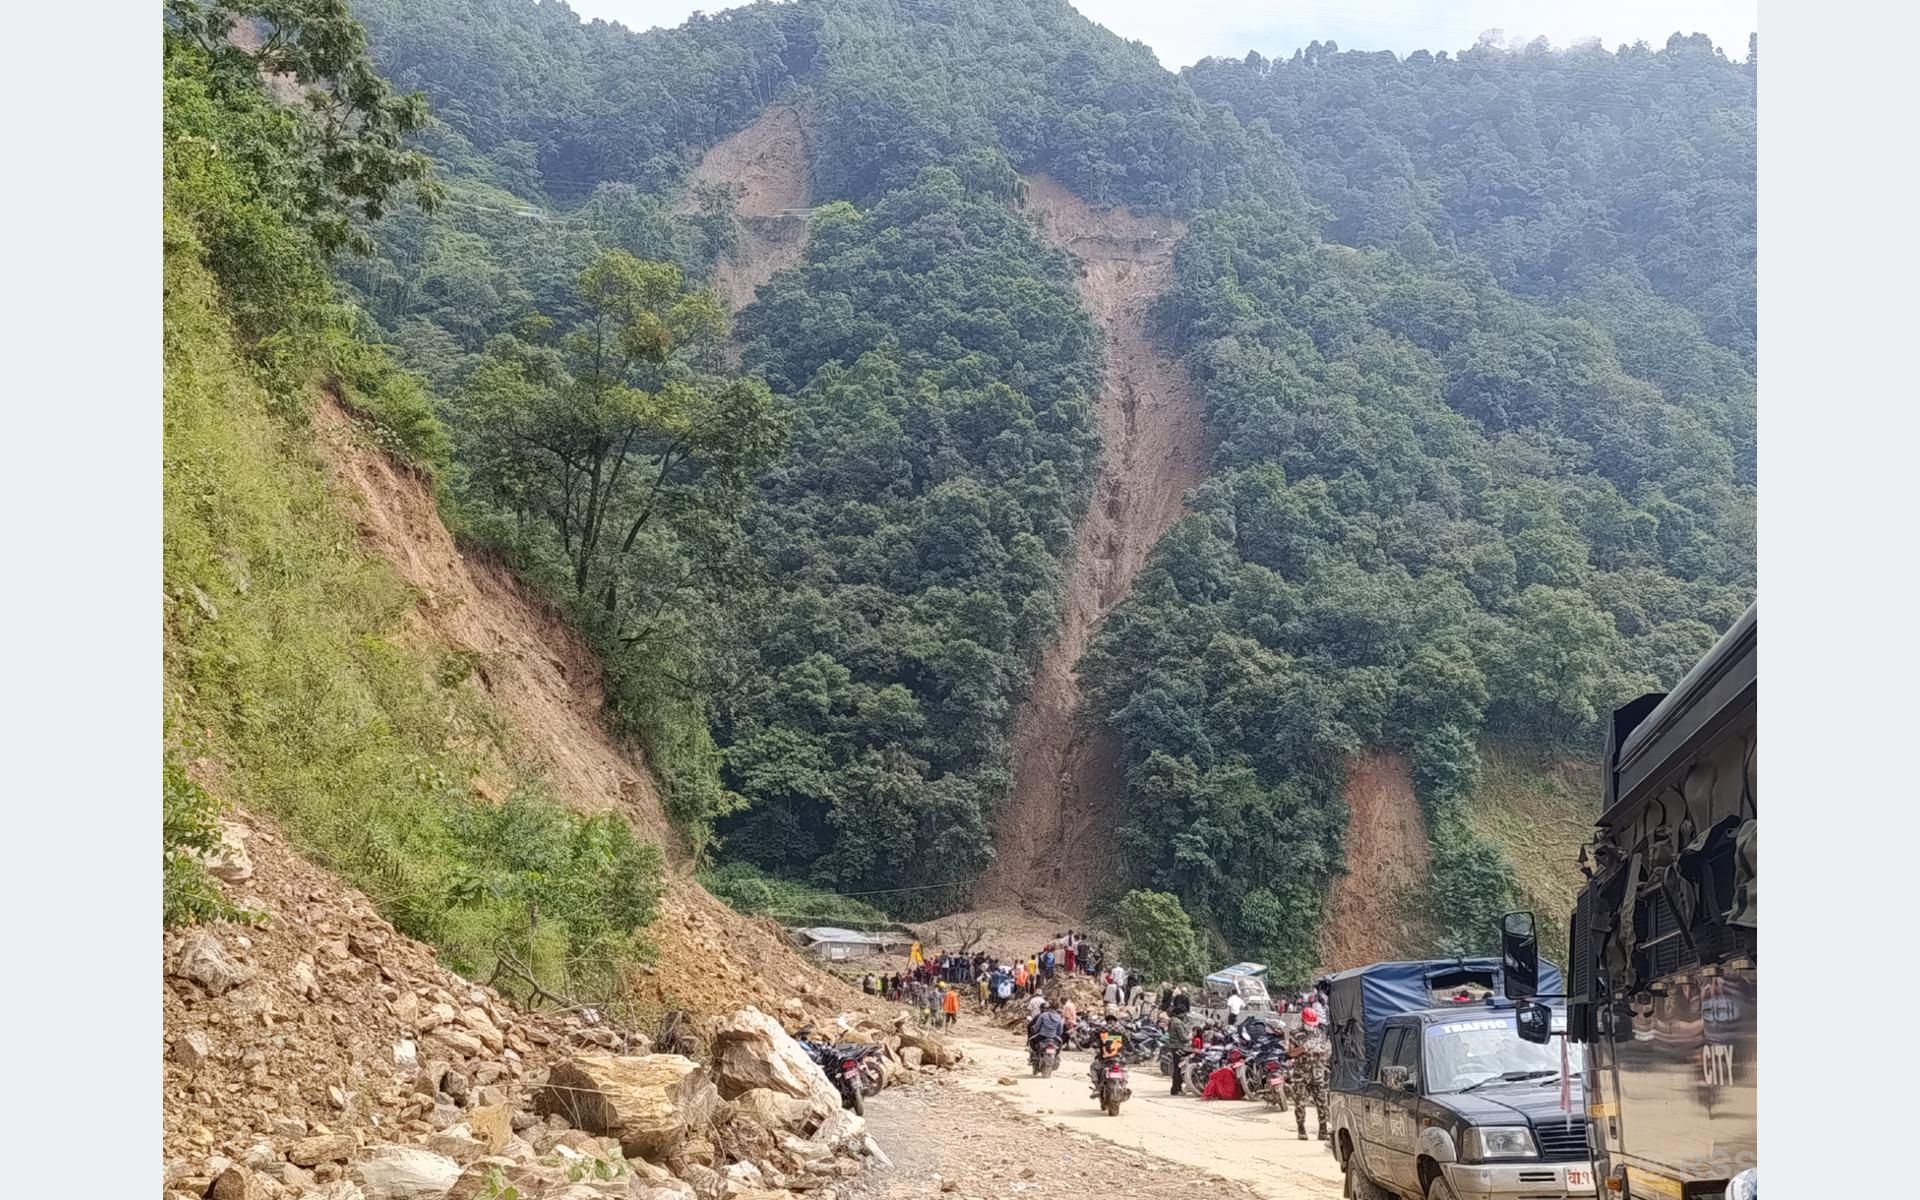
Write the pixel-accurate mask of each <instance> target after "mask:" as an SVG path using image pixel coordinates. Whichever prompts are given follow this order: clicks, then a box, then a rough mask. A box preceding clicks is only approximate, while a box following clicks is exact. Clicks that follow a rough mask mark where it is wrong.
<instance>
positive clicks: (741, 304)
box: [673, 105, 809, 312]
mask: <svg viewBox="0 0 1920 1200" xmlns="http://www.w3.org/2000/svg"><path fill="white" fill-rule="evenodd" d="M706 187H724V188H726V189H727V191H728V193H729V194H730V195H731V196H732V197H733V237H734V243H733V248H732V250H730V251H728V253H727V254H726V255H725V256H723V257H722V258H721V260H720V263H719V266H718V268H717V270H716V271H715V274H714V284H715V287H716V288H717V290H718V291H719V293H720V299H721V301H722V302H723V303H725V304H726V306H727V311H728V312H738V311H740V310H741V309H742V308H745V307H746V306H747V305H748V304H751V303H752V302H753V295H754V293H755V292H757V291H758V290H759V289H760V285H761V284H764V283H765V282H767V280H769V279H772V278H773V277H774V275H775V274H777V273H778V272H780V271H782V270H784V269H785V268H787V267H790V266H792V265H793V264H795V263H797V262H799V261H800V255H801V252H802V251H803V250H805V249H806V244H807V218H806V216H805V213H804V210H805V209H806V207H807V197H808V190H809V189H808V182H807V147H806V122H805V120H804V118H803V116H802V114H801V113H800V111H799V110H798V109H796V108H794V107H793V106H791V105H779V106H777V107H774V108H769V109H767V110H766V111H765V112H762V113H761V114H760V115H759V116H758V117H755V118H754V120H753V122H752V123H751V124H749V125H748V126H747V127H746V128H745V129H742V130H741V131H740V132H738V133H736V134H734V135H733V136H732V137H730V138H728V139H727V140H726V141H724V142H721V143H720V144H719V145H717V146H715V147H713V148H712V149H711V150H709V151H707V153H706V156H705V157H703V158H702V159H701V160H700V165H699V166H697V167H695V168H694V170H693V173H692V174H691V175H690V176H689V177H688V180H687V187H686V189H685V190H684V191H683V192H682V193H681V195H680V199H679V200H678V201H677V202H676V203H675V204H674V208H673V211H674V212H676V213H683V214H684V213H691V212H696V211H698V209H699V207H700V192H701V190H702V189H703V188H706Z"/></svg>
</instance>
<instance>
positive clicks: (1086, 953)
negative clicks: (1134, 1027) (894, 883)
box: [860, 929, 1138, 1025]
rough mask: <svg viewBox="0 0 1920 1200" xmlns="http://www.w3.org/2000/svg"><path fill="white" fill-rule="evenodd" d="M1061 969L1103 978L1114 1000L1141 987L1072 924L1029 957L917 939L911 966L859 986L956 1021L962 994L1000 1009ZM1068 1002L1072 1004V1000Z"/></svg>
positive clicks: (1029, 996) (942, 1021)
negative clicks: (934, 945)
mask: <svg viewBox="0 0 1920 1200" xmlns="http://www.w3.org/2000/svg"><path fill="white" fill-rule="evenodd" d="M1062 975H1087V976H1091V977H1093V978H1095V979H1098V980H1100V981H1102V982H1103V983H1104V984H1105V985H1106V989H1107V995H1108V1000H1109V1003H1112V1004H1126V1003H1131V1002H1132V1000H1133V997H1134V995H1135V992H1136V991H1137V989H1138V984H1137V982H1134V981H1131V980H1130V979H1129V978H1128V974H1127V969H1126V968H1125V967H1122V966H1115V967H1113V968H1112V969H1111V970H1108V969H1107V966H1106V950H1105V948H1104V947H1102V946H1101V945H1100V944H1099V943H1098V942H1096V941H1094V940H1092V939H1090V938H1088V937H1087V936H1086V935H1084V934H1082V933H1079V932H1078V931H1076V930H1072V929H1069V930H1067V931H1066V932H1065V933H1061V934H1055V935H1054V937H1053V940H1051V941H1049V942H1047V943H1046V944H1045V945H1043V946H1041V947H1040V948H1039V949H1038V950H1035V951H1034V952H1033V953H1031V954H1029V955H1027V956H1026V957H1025V958H1014V959H1012V960H1010V961H1003V960H1002V959H1000V958H998V957H996V956H995V955H991V954H988V953H987V952H986V951H984V950H978V951H974V952H972V953H967V952H964V951H936V952H934V953H932V954H928V953H927V952H925V951H924V950H923V949H922V948H921V945H920V943H919V942H915V943H913V946H912V948H911V949H910V950H909V951H908V952H907V969H906V970H904V971H896V972H893V973H892V974H881V975H874V974H873V973H871V972H869V973H868V974H867V975H865V976H864V977H863V978H862V979H861V981H860V989H861V991H863V992H865V993H866V994H867V995H869V996H874V997H877V998H879V999H883V1000H889V1001H892V1002H894V1003H896V1004H905V1005H907V1006H909V1007H911V1008H913V1009H915V1010H917V1011H919V1012H920V1013H921V1019H922V1020H923V1021H925V1022H926V1023H927V1024H932V1025H953V1024H955V1023H956V1022H957V1021H958V1020H959V1017H960V1005H961V998H962V996H963V995H965V996H966V997H967V998H968V999H969V1001H970V1002H971V1003H972V1004H973V1006H974V1008H975V1010H976V1011H978V1012H989V1011H991V1012H994V1013H998V1012H1000V1011H1001V1010H1003V1009H1004V1008H1006V1006H1007V1005H1008V1004H1011V1003H1014V1002H1016V1001H1021V1002H1031V1001H1033V1000H1034V999H1035V998H1037V997H1039V996H1040V994H1041V993H1042V991H1043V990H1044V989H1045V988H1046V986H1047V985H1048V984H1050V983H1052V982H1053V981H1054V980H1055V979H1056V978H1058V977H1060V976H1062ZM1116 989H1117V990H1116ZM1067 1007H1068V1008H1069V1009H1071V1007H1072V1005H1071V1004H1069V1005H1068V1006H1067Z"/></svg>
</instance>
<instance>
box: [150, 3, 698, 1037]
mask: <svg viewBox="0 0 1920 1200" xmlns="http://www.w3.org/2000/svg"><path fill="white" fill-rule="evenodd" d="M274 12H275V14H277V16H278V17H279V19H280V20H281V22H282V24H281V26H280V29H281V33H282V36H281V37H279V38H274V39H269V41H268V42H267V43H266V45H265V46H264V47H263V48H262V49H261V50H260V51H258V52H256V53H252V54H250V53H248V52H245V51H241V50H240V49H238V48H237V47H236V46H233V45H231V44H230V43H226V42H220V43H218V45H217V46H215V48H213V49H211V50H210V49H209V47H208V45H207V44H206V39H207V37H208V36H209V31H220V30H224V29H226V28H229V27H230V25H231V22H232V21H233V19H235V18H248V17H252V16H254V15H258V13H257V12H256V9H255V8H253V7H250V6H248V5H244V4H242V5H234V6H200V5H193V4H189V3H175V4H172V5H170V6H169V15H170V22H169V25H168V30H167V37H166V41H165V58H164V66H165V83H166V93H165V173H164V188H165V193H164V194H165V210H164V233H163V245H164V251H165V255H164V285H165V288H164V298H163V314H164V332H163V351H164V366H165V390H164V396H165V401H164V439H165V440H164V463H163V471H164V481H165V517H166V523H165V537H164V544H163V561H162V570H163V579H164V583H165V628H166V642H165V645H166V656H165V663H166V693H167V706H168V712H169V714H170V722H171V723H173V727H174V728H177V729H178V730H179V731H180V734H181V736H182V737H190V738H191V740H192V742H193V744H194V746H195V748H196V750H197V751H198V752H199V753H202V754H204V755H206V756H207V757H209V758H210V759H212V760H213V761H214V762H216V763H217V764H218V766H219V772H220V776H221V781H222V782H221V791H222V793H223V795H224V796H225V797H226V798H228V799H231V800H234V801H236V802H240V803H244V804H246V805H247V806H248V807H249V808H251V809H253V810H254V811H257V812H261V813H263V814H268V815H271V816H272V817H274V818H275V819H276V821H277V822H278V823H279V824H280V826H281V828H283V829H284V830H285V831H286V833H287V834H288V836H289V837H290V838H292V839H293V841H294V842H295V843H296V844H297V845H299V846H300V847H301V849H302V850H303V851H304V852H305V853H306V854H308V855H309V856H310V857H312V858H314V859H315V860H316V861H318V862H320V863H322V864H323V865H325V866H327V867H328V868H329V869H331V870H332V871H334V872H335V873H336V874H338V875H340V876H341V877H342V878H344V879H346V880H347V881H348V882H350V883H352V884H354V885H355V886H357V887H359V888H361V889H362V890H363V891H365V892H366V893H367V894H368V895H369V896H370V897H371V898H372V899H373V900H374V902H375V903H376V904H377V905H378V906H379V907H380V909H381V911H382V912H383V914H385V915H386V916H387V917H388V918H389V919H391V920H392V921H393V922H394V924H395V925H396V926H397V927H398V928H400V929H401V930H402V931H403V932H406V933H408V934H410V935H412V936H415V937H418V938H421V939H422V940H425V941H427V942H430V943H432V944H433V945H435V946H436V947H438V948H439V949H440V950H441V951H442V952H443V954H444V955H445V956H446V959H447V961H448V964H449V965H450V966H452V967H454V968H455V969H458V970H460V971H462V972H464V973H466V974H469V975H472V976H475V977H478V978H487V977H488V976H489V975H490V974H494V973H496V972H499V975H498V982H499V984H500V986H501V987H502V988H503V989H504V990H506V991H508V992H509V993H514V994H519V995H522V996H526V995H529V994H531V993H532V992H533V989H534V988H536V987H538V988H540V989H542V990H545V991H548V992H552V993H566V994H575V995H584V996H592V997H594V998H596V999H600V998H611V997H614V996H615V995H617V994H618V993H619V991H620V990H621V989H620V986H619V984H620V980H621V977H622V974H623V973H624V972H626V971H630V970H632V969H633V968H635V967H636V966H638V965H640V964H641V963H643V962H644V960H645V957H646V952H647V947H646V943H645V940H644V935H643V933H642V932H641V930H642V929H643V927H644V926H645V925H646V924H647V922H649V921H650V920H651V919H652V917H653V914H654V913H655V911H656V909H657V902H658V897H659V893H660V888H661V879H662V865H661V862H660V858H659V853H658V851H657V849H656V848H654V847H651V846H646V845H641V844H638V843H636V842H635V841H634V839H633V836H632V833H631V830H630V829H629V827H628V826H627V825H626V824H625V823H624V822H620V821H617V820H615V819H612V818H609V817H602V818H593V819H589V818H585V817H582V816H579V815H577V814H575V813H573V812H571V811H569V810H567V809H565V808H563V807H561V806H559V805H557V804H554V803H552V802H550V801H549V800H547V799H545V798H543V797H542V796H541V795H540V793H539V785H538V780H537V778H535V777H534V776H533V775H532V774H531V773H529V772H528V771H526V770H524V769H522V768H521V767H520V766H519V765H518V763H517V760H516V755H515V750H514V746H513V744H512V740H511V738H510V737H509V736H508V735H507V732H506V731H505V730H504V729H503V728H502V727H501V725H500V722H499V721H498V718H497V717H496V716H495V714H494V713H493V712H492V711H491V710H490V709H489V708H488V707H487V706H486V705H485V704H484V702H483V701H482V700H481V699H480V697H479V696H478V694H477V693H476V692H475V691H473V690H472V689H469V688H466V687H463V686H461V681H462V680H463V679H464V677H465V674H466V672H465V671H464V670H447V669H445V668H446V666H447V664H446V663H445V661H443V660H444V657H445V656H443V655H441V654H440V653H438V652H437V651H436V650H435V649H434V648H432V647H430V646H421V645H419V644H418V643H417V642H415V641H413V640H411V639H408V638H405V637H403V636H402V634H403V629H404V627H405V623H406V618H407V613H408V612H409V610H410V608H411V606H412V604H413V598H412V597H411V596H410V595H409V593H408V591H407V589H406V588H405V586H404V585H403V584H402V583H401V581H400V580H399V579H398V578H397V577H396V576H395V575H394V574H393V572H392V571H391V570H389V569H388V568H387V567H386V566H385V565H384V564H382V563H380V562H377V561H375V560H373V559H371V558H369V556H368V555H367V554H366V553H365V552H364V551H363V550H361V548H360V546H359V541H358V537H357V534H356V531H355V529H354V526H353V523H352V521H351V519H350V517H349V516H348V513H347V512H346V510H345V508H344V504H345V501H344V500H343V498H342V497H340V496H338V495H337V494H335V492H334V491H333V489H332V487H331V486H330V483H329V480H328V477H327V475H326V472H325V470H324V468H323V465H322V464H321V462H320V461H319V459H318V458H317V457H316V455H315V452H314V449H313V431H312V429H311V427H310V424H309V412H310V407H311V405H312V403H313V397H314V395H315V392H316V390H318V389H324V390H327V391H331V392H334V393H335V394H337V395H338V397H339V398H340V400H341V402H342V403H343V404H344V405H345V406H346V407H347V408H348V409H349V410H350V411H352V412H355V413H358V414H360V415H361V417H362V419H363V420H364V421H365V422H366V424H367V426H368V428H369V429H370V430H372V431H373V432H374V433H375V435H376V437H377V438H378V439H379V440H383V441H385V442H387V443H388V444H389V445H390V446H392V447H393V448H395V449H396V450H397V451H400V452H402V453H404V454H405V455H407V456H408V457H410V458H411V459H412V460H413V461H414V462H415V464H416V465H418V466H420V467H422V468H423V469H435V468H437V469H440V470H445V469H446V468H447V465H448V460H447V451H446V447H447V445H448V443H447V440H446V435H445V431H444V429H443V428H442V427H441V425H440V423H439V422H438V420H437V418H436V417H435V416H434V415H433V413H432V411H431V409H430V408H429V407H428V406H427V404H426V401H425V393H424V392H423V391H422V390H421V388H420V386H419V384H418V382H417V381H416V380H414V379H413V378H411V377H410V376H408V375H406V374H405V373H404V372H402V371H400V370H399V369H398V368H397V367H395V366H394V365H393V364H392V362H391V361H390V360H389V359H388V358H387V357H386V356H385V354H384V353H383V352H382V351H380V350H379V349H377V348H375V347H373V346H371V345H369V344H367V343H366V342H364V341H362V340H360V339H359V338H358V337H357V336H356V333H355V326H354V321H353V319H352V317H351V315H350V314H348V313H346V312H344V311H342V310H341V309H340V308H338V307H337V306H336V305H335V304H334V302H333V299H332V296H331V294H330V287H329V284H328V280H327V274H326V267H325V264H326V259H327V255H328V254H329V253H331V252H332V251H333V250H335V249H337V248H340V247H342V246H344V245H346V244H348V243H349V242H350V241H351V238H349V237H344V236H342V235H341V232H340V229H341V226H340V221H341V220H343V219H345V216H346V215H352V216H357V217H371V216H377V215H378V213H379V211H380V209H381V206H382V204H383V203H384V202H385V201H386V199H387V198H388V197H389V196H390V194H391V193H392V190H393V189H394V188H396V187H398V186H401V185H402V184H403V183H404V182H405V181H406V180H414V181H416V182H419V181H421V176H420V174H419V173H418V172H417V171H415V170H414V169H413V168H414V166H416V165H422V164H416V163H414V162H413V160H411V159H409V158H407V157H406V155H405V154H401V153H399V152H397V151H396V152H395V153H396V154H397V155H398V157H385V156H383V155H384V150H383V148H388V149H390V148H391V143H392V142H393V139H394V138H395V137H397V135H398V134H399V133H401V132H404V128H405V122H404V121H402V120H401V119H400V118H399V117H398V116H396V115H395V114H396V113H399V112H405V111H408V110H407V108H406V106H405V105H402V104H401V103H400V102H398V101H395V100H394V99H393V98H392V97H391V96H390V95H389V94H388V93H387V92H386V91H385V90H384V84H381V85H379V86H377V87H376V86H373V84H372V83H369V82H368V80H369V79H372V80H374V81H376V82H377V76H371V73H370V68H367V67H366V64H365V62H364V56H363V55H361V54H360V51H359V44H358V42H357V41H356V38H357V27H355V26H352V25H351V22H350V20H346V19H345V18H344V16H343V14H344V12H345V10H344V7H343V6H340V5H337V4H334V3H330V2H329V0H313V2H312V3H304V4H296V5H292V6H288V5H277V6H274ZM342 21H345V23H344V24H343V23H341V22H342ZM303 38H313V39H318V40H321V41H323V42H324V47H310V48H309V49H310V51H311V52H310V53H308V52H303V51H300V50H299V48H298V46H294V47H293V48H289V46H290V43H299V42H300V41H301V40H302V39H303ZM303 64H306V65H303ZM262 66H272V67H275V68H276V69H281V70H286V71H289V72H291V73H293V74H294V75H295V76H296V77H297V78H298V79H299V80H300V82H302V83H303V84H314V85H319V84H320V83H321V81H322V80H325V81H327V83H328V87H329V94H330V96H332V97H334V98H336V99H337V98H340V97H345V98H348V99H349V100H350V101H351V104H350V107H349V109H348V110H347V111H346V112H345V113H344V114H343V113H342V112H340V111H337V110H334V109H332V108H330V107H328V103H331V101H329V102H328V103H323V104H319V105H316V106H312V107H310V108H309V109H307V110H300V109H294V108H288V107H284V106H282V105H280V104H277V103H276V102H274V101H273V99H272V98H271V97H270V96H268V95H267V93H266V91H265V87H266V85H265V84H263V82H262V78H261V75H260V68H261V67H262ZM315 72H323V74H319V75H316V74H315ZM396 106H398V107H396ZM310 122H324V123H325V124H326V125H327V126H328V130H327V131H320V132H316V131H314V130H310V129H308V128H307V125H308V123H310ZM343 129H346V130H357V131H358V133H357V134H349V135H348V136H347V137H346V140H345V141H341V140H339V139H340V133H341V130H343ZM316 139H317V140H316ZM363 142H365V143H368V144H363ZM407 153H410V152H407ZM381 161H388V162H389V163H390V165H391V167H392V169H391V170H388V171H384V172H383V171H380V170H375V169H374V168H373V166H371V165H370V164H377V163H378V162H381ZM483 775H484V776H486V777H488V778H490V779H492V780H494V781H496V782H499V781H501V780H502V779H503V777H504V779H505V782H506V790H507V791H508V792H509V793H510V795H509V799H508V800H507V801H506V802H505V803H503V804H499V805H491V804H488V803H485V802H483V801H481V800H479V799H478V797H477V796H476V794H475V792H474V790H473V781H474V780H475V779H476V778H477V777H480V776H483ZM165 800H166V803H165V812H166V817H167V820H166V822H165V839H166V841H165V848H166V856H167V864H168V870H167V879H168V886H167V893H166V900H167V904H166V912H167V918H168V919H169V920H170V921H171V920H173V919H175V918H176V917H177V918H180V919H187V920H192V919H207V918H212V917H220V916H226V915H230V914H229V913H227V912H225V911H222V910H221V909H220V908H219V907H218V906H217V905H216V904H214V903H213V901H212V899H211V898H210V897H209V896H208V894H207V891H206V889H205V888H204V887H203V886H202V884H201V882H200V880H199V879H198V878H196V876H195V875H194V873H193V871H192V870H191V868H189V867H187V865H186V855H187V854H188V853H189V852H190V851H194V850H204V849H207V848H208V846H207V839H208V837H209V836H211V831H212V830H213V829H214V824H213V822H214V815H215V814H214V811H213V807H214V806H213V805H212V802H211V801H210V800H209V799H208V798H207V797H206V795H205V793H204V792H202V791H201V790H200V789H199V788H197V787H196V786H195V785H193V784H192V783H191V782H190V781H188V780H187V779H186V776H185V774H184V772H183V771H181V770H180V769H179V768H178V767H176V766H175V765H174V764H173V762H172V760H169V763H168V766H167V769H166V778H165Z"/></svg>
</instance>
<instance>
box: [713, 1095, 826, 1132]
mask: <svg viewBox="0 0 1920 1200" xmlns="http://www.w3.org/2000/svg"><path fill="white" fill-rule="evenodd" d="M728 1104H729V1105H730V1106H731V1107H732V1109H733V1110H734V1112H735V1113H736V1114H738V1115H740V1116H744V1117H746V1118H747V1119H748V1120H750V1121H752V1122H753V1123H754V1124H756V1125H759V1126H760V1127H761V1128H763V1129H771V1130H774V1131H776V1132H778V1131H781V1130H785V1131H786V1132H789V1133H805V1132H806V1131H807V1130H808V1129H811V1128H812V1127H813V1126H814V1125H816V1124H818V1123H819V1120H820V1117H819V1114H817V1113H815V1112H814V1111H813V1105H812V1103H811V1102H809V1101H807V1100H802V1099H800V1098H799V1097H798V1096H783V1095H781V1094H780V1093H779V1092H776V1091H774V1090H773V1089H772V1088H754V1089H753V1090H752V1091H750V1092H742V1093H741V1094H740V1095H738V1096H735V1097H734V1098H733V1099H732V1100H730V1101H728Z"/></svg>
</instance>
